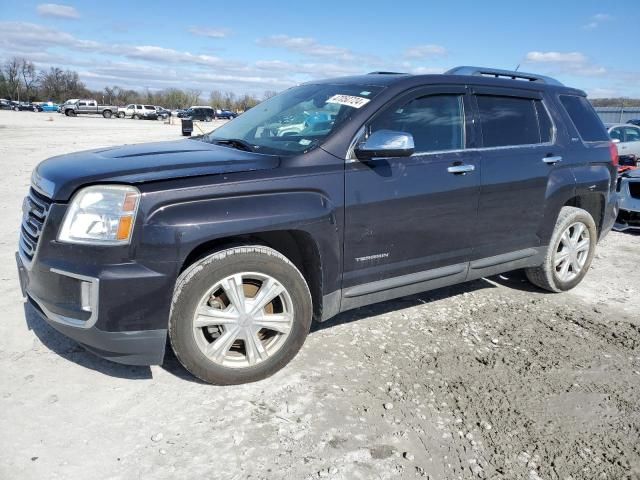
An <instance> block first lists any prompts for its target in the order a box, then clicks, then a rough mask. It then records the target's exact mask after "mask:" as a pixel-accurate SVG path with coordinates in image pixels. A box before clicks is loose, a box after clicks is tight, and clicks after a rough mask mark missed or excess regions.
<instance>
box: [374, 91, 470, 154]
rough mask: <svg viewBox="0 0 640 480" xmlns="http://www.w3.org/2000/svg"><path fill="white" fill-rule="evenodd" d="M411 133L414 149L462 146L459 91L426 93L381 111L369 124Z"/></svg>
mask: <svg viewBox="0 0 640 480" xmlns="http://www.w3.org/2000/svg"><path fill="white" fill-rule="evenodd" d="M377 130H395V131H401V132H405V133H410V134H411V135H413V141H414V143H415V151H416V153H424V152H439V151H446V150H460V149H462V148H464V143H465V142H464V112H463V106H462V96H461V95H430V96H425V97H419V98H416V99H414V100H411V101H410V102H409V103H407V104H405V105H404V106H402V107H400V108H395V109H392V110H389V111H387V112H384V113H383V114H382V115H380V116H379V117H377V118H376V119H375V120H374V121H373V122H372V123H371V125H370V131H369V134H371V133H373V132H375V131H377Z"/></svg>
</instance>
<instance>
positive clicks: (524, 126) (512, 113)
mask: <svg viewBox="0 0 640 480" xmlns="http://www.w3.org/2000/svg"><path fill="white" fill-rule="evenodd" d="M476 98H477V100H478V110H479V113H480V124H481V126H482V138H483V140H484V146H485V147H505V146H514V145H533V144H536V143H541V139H540V138H541V136H540V128H539V126H538V113H537V109H536V106H535V101H534V100H532V99H530V98H517V97H502V96H498V95H477V97H476ZM542 110H544V108H543V109H542ZM545 114H546V112H545ZM547 120H548V117H547ZM548 121H549V123H550V122H551V121H550V120H548ZM545 141H548V140H545Z"/></svg>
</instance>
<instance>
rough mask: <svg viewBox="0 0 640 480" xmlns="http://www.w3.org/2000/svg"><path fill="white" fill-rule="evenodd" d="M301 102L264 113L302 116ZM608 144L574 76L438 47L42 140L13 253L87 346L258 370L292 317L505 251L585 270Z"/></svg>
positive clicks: (297, 321) (229, 379)
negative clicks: (467, 58)
mask: <svg viewBox="0 0 640 480" xmlns="http://www.w3.org/2000/svg"><path fill="white" fill-rule="evenodd" d="M305 112H306V114H307V115H311V116H313V117H314V118H319V119H322V121H318V122H313V123H307V125H306V126H305V127H304V128H301V129H300V130H299V131H295V132H291V134H289V135H280V134H279V133H278V132H280V131H281V130H282V128H283V127H286V126H287V125H288V124H289V123H290V121H291V118H297V117H298V116H301V115H302V114H305ZM616 163H617V150H616V147H615V145H613V144H612V143H611V141H610V139H609V137H608V136H607V131H606V130H605V128H604V126H603V124H602V122H601V121H600V120H599V118H598V116H597V115H596V114H595V112H594V110H593V109H592V107H591V105H590V104H589V102H588V101H587V99H586V97H585V94H584V93H583V92H582V91H580V90H575V89H572V88H568V87H564V86H562V84H560V83H558V82H557V81H555V80H553V79H551V78H546V77H542V76H537V75H531V74H524V73H521V72H509V71H502V70H494V69H486V68H475V67H459V68H456V69H454V70H451V71H449V72H448V73H447V74H444V75H417V76H413V75H406V74H393V73H385V72H378V73H372V74H368V75H363V76H357V77H349V78H338V79H333V80H325V81H318V82H313V83H309V84H305V85H301V86H298V87H294V88H291V89H289V90H287V91H285V92H283V93H282V94H280V95H277V96H275V97H273V98H270V99H269V100H266V101H265V102H263V103H262V104H260V105H258V106H256V107H255V108H252V109H250V110H248V111H247V112H245V113H243V114H242V115H241V116H239V117H238V118H236V119H233V120H231V121H230V122H228V123H227V124H225V125H223V126H221V127H220V128H218V129H216V130H215V131H213V132H212V133H210V134H208V135H205V136H202V137H200V138H197V139H194V140H178V141H170V142H162V143H151V144H145V145H129V146H123V147H116V148H100V149H97V150H93V151H89V152H81V153H74V154H70V155H64V156H60V157H56V158H52V159H49V160H46V161H44V162H42V163H40V165H38V167H37V168H36V169H35V171H34V172H33V177H32V186H31V189H30V191H29V195H28V196H27V198H26V199H25V201H24V218H23V222H22V228H21V236H20V244H19V250H18V253H17V256H16V258H17V262H18V267H19V271H20V281H21V285H22V288H23V292H24V294H25V296H26V298H27V299H28V302H29V303H31V304H32V305H33V307H34V308H35V309H36V310H37V311H38V312H39V314H40V315H41V316H42V317H43V319H44V320H45V321H47V322H48V323H49V324H51V325H52V326H53V327H55V328H56V329H57V330H59V331H60V332H62V333H63V334H65V335H67V336H69V337H71V338H73V339H75V340H76V341H78V342H79V343H81V344H82V345H84V346H85V347H86V348H87V349H88V350H90V351H92V352H95V353H96V354H98V355H100V356H102V357H105V358H107V359H110V360H113V361H116V362H121V363H127V364H138V365H149V364H159V363H161V362H162V361H163V356H164V353H165V345H166V344H167V342H166V339H167V335H168V338H169V340H170V345H171V346H172V348H173V350H174V351H175V354H176V355H177V357H178V359H179V360H180V361H181V362H182V363H183V365H184V366H185V367H186V368H187V369H188V370H189V371H190V372H192V373H193V374H194V375H195V376H197V377H199V378H201V379H203V380H205V381H207V382H211V383H216V384H235V383H242V382H250V381H254V380H258V379H262V378H265V377H267V376H269V375H271V374H273V373H274V372H276V371H277V370H279V369H281V368H282V367H283V366H285V365H286V364H287V363H288V362H289V361H290V360H291V359H292V358H293V357H294V356H295V355H296V352H298V350H299V349H300V347H301V346H302V344H303V342H304V340H305V337H306V336H307V333H308V332H309V327H310V325H311V322H312V320H315V321H319V322H321V321H324V320H327V319H328V318H331V317H333V316H334V315H336V314H338V313H340V312H344V311H345V310H349V309H353V308H357V307H361V306H363V305H367V304H371V303H374V302H381V301H384V300H388V299H391V298H394V297H400V296H404V295H410V294H415V293H417V292H421V291H424V290H429V289H434V288H439V287H443V286H445V285H451V284H455V283H460V282H465V281H469V280H473V279H477V278H480V277H485V276H488V275H495V274H498V273H501V272H505V271H508V270H513V269H520V268H524V269H526V274H527V276H528V278H529V279H530V280H531V281H532V282H533V283H534V284H535V285H537V286H539V287H541V288H543V289H547V290H550V291H552V292H562V291H565V290H569V289H571V288H573V287H575V286H576V285H577V284H578V283H579V282H580V281H581V280H582V279H583V278H584V276H585V274H586V272H587V270H588V269H589V266H590V264H591V260H592V258H593V255H594V250H595V248H596V243H597V242H598V240H599V239H600V238H602V237H603V235H605V234H606V233H607V232H608V231H609V230H610V229H611V227H612V224H613V222H614V219H615V217H616V213H617V212H616V204H615V198H616V191H615V190H616Z"/></svg>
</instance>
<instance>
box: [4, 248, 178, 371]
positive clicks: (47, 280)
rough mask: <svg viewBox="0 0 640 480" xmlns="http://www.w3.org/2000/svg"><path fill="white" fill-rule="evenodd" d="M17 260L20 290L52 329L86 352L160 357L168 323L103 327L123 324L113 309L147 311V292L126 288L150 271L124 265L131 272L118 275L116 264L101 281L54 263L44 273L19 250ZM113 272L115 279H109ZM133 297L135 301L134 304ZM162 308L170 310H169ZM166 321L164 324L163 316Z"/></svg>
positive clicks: (118, 357) (117, 357) (141, 361)
mask: <svg viewBox="0 0 640 480" xmlns="http://www.w3.org/2000/svg"><path fill="white" fill-rule="evenodd" d="M16 262H17V265H18V273H19V278H20V287H21V289H22V293H23V295H24V296H25V297H26V298H27V301H28V302H29V303H30V304H31V305H32V306H33V307H34V309H35V311H36V312H37V313H38V315H39V316H40V317H41V318H42V319H43V320H44V321H45V322H46V323H48V324H49V325H51V326H52V327H53V328H54V329H56V330H57V331H59V332H60V333H62V334H63V335H65V336H67V337H69V338H71V339H73V340H75V341H76V342H78V343H79V344H81V345H82V346H83V347H85V348H86V349H87V350H89V351H90V352H92V353H94V354H96V355H98V356H100V357H102V358H105V359H107V360H111V361H113V362H117V363H124V364H128V365H159V364H161V363H162V361H163V359H164V351H165V345H166V338H167V329H166V328H149V329H146V328H144V329H140V330H138V329H135V330H116V331H108V330H103V329H102V328H101V327H102V326H109V325H111V326H116V327H117V326H124V325H118V323H119V322H118V320H119V318H118V315H117V312H122V316H123V317H124V319H125V320H126V319H128V320H130V319H131V313H133V314H134V316H135V315H136V313H135V312H136V311H137V312H144V311H145V306H144V303H145V297H144V296H142V297H137V296H136V292H134V291H131V290H130V288H131V284H132V283H133V282H136V283H138V284H141V285H144V284H145V280H144V278H145V277H146V279H147V280H150V279H151V276H149V274H148V272H143V271H142V270H138V271H137V274H136V272H135V269H133V270H132V269H131V267H128V268H127V269H128V270H129V273H130V275H127V276H121V275H119V273H118V269H117V268H116V269H114V268H112V267H110V268H106V269H104V270H103V271H102V272H101V275H102V279H103V280H105V281H103V282H101V278H100V277H90V276H87V275H79V274H75V273H71V272H68V271H64V270H60V269H56V268H50V269H49V272H48V273H47V274H44V273H43V270H42V268H41V267H42V265H38V268H34V265H33V264H31V265H29V264H28V263H27V262H26V261H25V259H24V258H23V257H21V255H20V253H16ZM27 265H29V266H27ZM143 270H146V269H144V268H143ZM120 273H122V272H120ZM141 274H142V276H141ZM145 274H146V275H145ZM114 275H115V277H116V278H118V279H119V282H117V283H114V282H113V279H112V278H113V277H114ZM110 277H111V279H110ZM101 283H102V285H101ZM153 283H154V282H153V280H151V282H150V284H147V285H146V286H144V287H143V288H144V289H147V288H149V287H150V288H151V289H152V290H153ZM105 289H108V290H105ZM123 289H124V290H123ZM138 290H139V289H138ZM114 293H115V294H116V297H120V298H121V299H122V300H121V301H120V302H117V301H114V296H113V294H114ZM127 293H130V294H132V295H133V296H131V295H127ZM105 297H106V298H105ZM127 299H128V300H127ZM132 300H133V302H136V303H137V304H138V305H137V307H138V308H136V305H135V303H133V302H132ZM125 309H126V310H128V314H127V313H125ZM114 314H116V315H115V316H114ZM166 314H167V316H168V311H167V313H166ZM140 320H141V322H142V324H143V325H144V324H145V323H148V324H150V325H149V326H151V325H152V324H153V323H157V322H152V319H151V318H148V317H147V318H146V319H145V318H144V317H141V318H140ZM138 323H140V322H138ZM164 325H165V327H166V322H164Z"/></svg>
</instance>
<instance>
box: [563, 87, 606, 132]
mask: <svg viewBox="0 0 640 480" xmlns="http://www.w3.org/2000/svg"><path fill="white" fill-rule="evenodd" d="M560 102H561V103H562V106H564V109H565V110H566V111H567V113H568V114H569V117H571V121H572V122H573V124H574V125H575V127H576V129H577V130H578V133H579V134H580V137H582V140H584V141H585V142H600V141H603V140H608V139H609V136H608V135H607V131H606V130H605V128H604V125H603V124H602V121H601V120H600V118H599V117H598V114H597V113H596V112H595V110H594V109H593V107H592V106H591V104H590V103H589V101H588V100H587V99H586V98H585V97H579V96H577V95H560Z"/></svg>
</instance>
